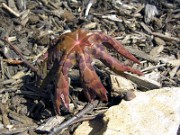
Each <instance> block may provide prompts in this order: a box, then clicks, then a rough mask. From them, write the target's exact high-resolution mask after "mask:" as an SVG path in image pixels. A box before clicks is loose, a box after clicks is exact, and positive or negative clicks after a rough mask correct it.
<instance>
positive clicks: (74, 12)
mask: <svg viewBox="0 0 180 135" xmlns="http://www.w3.org/2000/svg"><path fill="white" fill-rule="evenodd" d="M91 4H92V6H91ZM0 7H1V8H0V38H1V40H0V132H1V133H4V134H30V135H34V134H47V132H44V130H40V129H38V130H37V127H38V126H39V125H41V124H43V123H44V122H46V121H47V120H48V119H49V118H51V117H53V116H55V112H54V109H53V99H54V94H53V93H54V84H53V82H51V83H50V84H49V85H48V86H47V87H48V88H46V89H43V90H39V87H38V84H39V83H41V81H39V80H40V79H39V78H38V77H37V73H39V74H42V73H44V72H43V71H44V70H45V72H46V68H45V67H44V66H42V64H43V62H42V56H43V54H45V52H46V51H47V48H48V45H49V44H50V43H52V41H53V40H54V39H56V38H57V37H58V36H59V35H61V34H62V33H64V32H66V31H69V30H71V31H73V30H75V29H77V28H84V29H89V30H98V31H102V32H103V33H106V34H107V35H109V36H112V37H114V38H116V39H118V40H120V41H121V42H122V43H123V44H124V46H125V47H126V48H127V49H128V50H129V51H130V52H131V53H132V54H134V55H135V56H136V57H137V58H138V59H139V60H140V61H141V63H142V64H141V65H136V64H134V65H132V63H129V61H127V60H126V59H124V58H122V57H121V56H120V55H119V54H116V53H115V52H114V51H113V50H109V51H110V54H111V55H113V56H115V57H116V58H118V59H120V60H123V61H124V63H126V64H131V65H132V66H133V67H135V68H138V69H139V70H141V71H143V72H144V74H145V75H146V76H148V78H150V79H153V80H155V81H156V82H158V84H160V87H167V86H168V87H173V86H180V70H179V69H180V68H179V66H180V44H179V43H180V20H179V18H180V10H179V7H180V1H179V0H169V1H168V0H165V1H162V2H153V1H151V2H143V1H141V0H139V1H138V0H133V1H129V0H123V1H120V0H119V1H118V0H117V1H115V0H98V1H96V0H84V1H80V0H68V1H66V0H61V1H58V0H52V1H48V0H39V1H31V0H27V1H25V0H16V1H15V0H0ZM13 46H14V47H13ZM13 48H15V50H16V51H17V50H18V52H20V53H21V54H22V56H20V54H17V52H15V51H14V49H13ZM22 57H23V58H24V59H22ZM26 61H28V62H29V63H31V65H32V66H33V68H30V66H29V65H27V63H26ZM94 66H95V68H96V70H97V74H98V75H99V76H100V78H101V80H102V83H103V84H104V85H105V87H106V88H107V90H108V91H109V90H110V86H109V85H110V84H109V81H108V80H109V75H110V74H111V72H110V71H109V70H108V69H107V68H106V67H105V66H104V65H103V64H101V63H100V64H99V63H98V62H95V64H94ZM36 69H37V70H38V71H37V72H36ZM34 71H35V72H34ZM108 71H109V72H108ZM45 74H46V73H45ZM69 76H70V79H71V85H70V91H71V92H70V93H71V101H73V102H72V103H71V104H70V106H72V107H71V108H72V110H71V112H70V113H68V112H67V111H66V110H65V109H63V108H62V112H61V113H62V117H63V118H65V119H69V118H70V117H72V115H73V114H75V113H77V112H78V111H79V110H81V109H82V108H83V107H84V105H85V104H86V103H87V101H86V99H85V98H84V97H83V96H82V85H81V83H79V73H78V69H77V68H76V67H75V68H73V69H71V70H70V71H69ZM130 78H131V77H130ZM136 80H137V79H136ZM132 81H133V80H132ZM140 82H141V84H139V85H138V83H137V87H139V89H140V90H148V89H152V88H156V87H157V88H158V85H156V84H154V83H149V84H148V85H146V86H144V87H146V89H145V88H144V87H143V85H144V83H143V81H141V80H140V81H139V83H140ZM117 102H118V101H117V100H115V99H111V100H110V101H109V103H100V104H99V105H98V108H99V111H100V110H101V111H103V108H105V109H107V108H108V107H110V106H112V105H113V104H116V103H117ZM97 112H98V111H97ZM90 114H91V115H92V114H95V113H93V112H91V113H90ZM96 114H97V113H96ZM76 127H77V124H75V125H73V126H71V127H70V128H69V129H68V130H66V131H64V133H63V134H72V133H73V131H74V130H75V128H76Z"/></svg>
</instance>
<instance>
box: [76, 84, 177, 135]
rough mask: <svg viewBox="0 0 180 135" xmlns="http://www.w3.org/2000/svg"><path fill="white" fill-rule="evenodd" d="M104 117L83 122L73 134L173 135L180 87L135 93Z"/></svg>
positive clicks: (175, 127)
mask: <svg viewBox="0 0 180 135" xmlns="http://www.w3.org/2000/svg"><path fill="white" fill-rule="evenodd" d="M135 94H136V98H134V99H133V100H131V101H124V100H123V101H122V102H121V103H120V104H119V105H116V106H112V107H110V108H109V109H108V111H107V112H105V113H104V117H102V118H99V119H94V120H92V121H89V122H88V121H86V122H83V123H82V124H81V125H80V126H79V127H78V128H77V129H76V131H75V133H74V135H85V134H86V135H87V134H88V135H176V134H177V133H178V128H179V124H180V87H174V88H161V89H154V90H151V91H147V92H138V91H136V92H135Z"/></svg>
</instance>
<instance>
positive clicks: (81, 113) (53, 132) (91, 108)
mask: <svg viewBox="0 0 180 135" xmlns="http://www.w3.org/2000/svg"><path fill="white" fill-rule="evenodd" d="M97 104H98V100H94V101H92V102H91V103H89V104H88V105H87V106H86V107H85V108H84V109H83V110H81V111H80V112H78V113H77V114H75V116H73V117H72V118H71V119H69V120H67V121H65V122H64V123H62V124H60V125H59V126H58V127H55V128H53V130H52V132H51V133H49V135H54V134H55V133H58V132H60V131H61V130H62V129H64V128H66V127H68V126H70V125H72V124H73V123H74V122H75V121H77V120H78V119H80V118H81V117H82V116H83V115H84V114H86V113H87V112H90V111H92V110H93V108H95V107H96V106H97Z"/></svg>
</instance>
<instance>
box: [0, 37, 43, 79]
mask: <svg viewBox="0 0 180 135" xmlns="http://www.w3.org/2000/svg"><path fill="white" fill-rule="evenodd" d="M1 40H2V41H4V42H6V43H8V44H9V45H10V48H11V49H12V50H13V51H14V52H15V53H16V54H18V55H19V57H20V58H21V60H22V61H23V63H25V64H26V65H27V66H28V67H29V68H31V70H32V71H34V72H36V74H37V75H38V76H39V77H41V78H42V76H41V75H40V74H38V72H37V71H38V69H37V68H35V67H34V66H33V65H32V64H31V63H30V62H29V61H27V60H26V58H25V57H24V56H23V55H22V53H21V51H20V50H19V48H18V47H17V46H15V45H13V44H12V43H11V42H9V40H8V38H7V37H4V38H1Z"/></svg>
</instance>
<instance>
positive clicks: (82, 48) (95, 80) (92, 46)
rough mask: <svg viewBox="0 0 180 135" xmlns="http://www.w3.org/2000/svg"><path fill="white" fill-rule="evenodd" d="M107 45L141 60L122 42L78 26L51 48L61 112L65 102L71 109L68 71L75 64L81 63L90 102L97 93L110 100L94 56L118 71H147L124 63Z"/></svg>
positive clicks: (51, 60) (85, 88)
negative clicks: (93, 61) (96, 67)
mask: <svg viewBox="0 0 180 135" xmlns="http://www.w3.org/2000/svg"><path fill="white" fill-rule="evenodd" d="M104 43H106V44H104ZM106 47H109V48H114V49H115V50H116V51H117V52H118V53H120V54H121V55H123V56H124V57H126V58H128V59H130V60H132V61H134V62H136V63H138V64H139V61H138V60H137V59H136V58H135V57H134V56H133V55H132V54H131V53H130V52H128V51H127V50H126V49H125V48H124V47H123V45H122V44H121V43H120V42H119V41H117V40H115V39H113V38H112V37H110V36H107V35H105V34H103V33H101V32H93V31H88V30H84V29H78V30H76V31H74V32H71V33H66V34H63V35H61V36H60V37H59V39H58V40H57V43H56V44H55V45H54V46H52V47H50V48H49V52H48V53H49V54H48V61H49V63H53V64H55V65H56V66H57V67H58V69H57V78H58V79H57V82H56V92H55V94H56V95H55V107H56V112H57V113H58V114H60V111H59V107H60V105H61V104H63V105H64V106H65V107H66V108H67V109H69V83H68V70H69V69H70V68H71V67H72V66H73V65H75V64H77V65H78V66H79V70H80V76H81V81H82V85H83V90H84V93H85V96H86V97H87V99H88V100H89V101H91V100H93V99H94V98H95V97H96V96H98V97H99V98H100V99H101V100H102V101H107V100H108V99H107V95H106V94H107V91H106V89H105V88H104V86H103V85H102V83H101V81H100V79H99V77H98V76H97V74H96V72H95V69H94V67H93V66H92V65H91V63H92V60H93V58H96V59H100V60H101V61H102V62H103V63H104V64H105V65H106V66H108V67H110V68H111V70H113V71H114V72H116V73H120V72H123V71H128V72H131V73H135V74H138V75H142V74H143V73H142V72H140V71H139V70H136V69H133V68H131V67H128V66H126V65H123V64H121V63H120V62H119V61H118V60H117V59H116V58H113V57H112V56H111V55H109V54H108V52H107V51H106Z"/></svg>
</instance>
